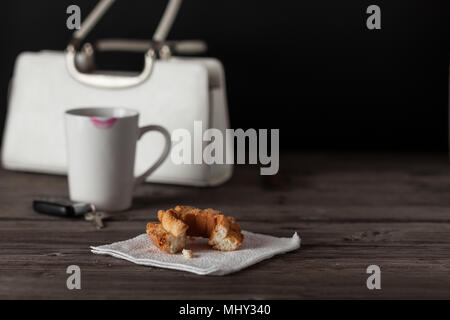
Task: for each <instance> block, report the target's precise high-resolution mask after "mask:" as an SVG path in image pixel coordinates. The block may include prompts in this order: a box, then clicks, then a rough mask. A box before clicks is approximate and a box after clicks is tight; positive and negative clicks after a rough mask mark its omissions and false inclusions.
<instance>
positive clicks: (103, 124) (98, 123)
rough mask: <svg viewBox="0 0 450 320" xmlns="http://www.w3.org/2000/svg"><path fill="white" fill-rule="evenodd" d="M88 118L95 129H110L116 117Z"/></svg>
mask: <svg viewBox="0 0 450 320" xmlns="http://www.w3.org/2000/svg"><path fill="white" fill-rule="evenodd" d="M89 120H91V122H92V123H93V124H94V126H95V127H96V128H97V129H110V128H111V127H112V126H113V125H114V124H115V123H116V121H117V118H109V119H106V120H100V119H96V118H94V117H90V118H89Z"/></svg>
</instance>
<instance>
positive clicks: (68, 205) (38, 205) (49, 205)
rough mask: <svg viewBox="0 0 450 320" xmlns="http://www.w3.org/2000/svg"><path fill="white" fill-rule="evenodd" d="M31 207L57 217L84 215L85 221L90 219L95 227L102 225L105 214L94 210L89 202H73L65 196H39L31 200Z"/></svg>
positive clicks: (99, 227)
mask: <svg viewBox="0 0 450 320" xmlns="http://www.w3.org/2000/svg"><path fill="white" fill-rule="evenodd" d="M33 209H34V211H36V212H38V213H43V214H49V215H54V216H59V217H66V218H76V217H82V216H84V219H85V220H86V221H92V222H93V223H94V225H95V227H96V228H97V229H101V228H103V227H104V224H103V219H104V218H106V217H107V215H106V214H105V213H103V212H98V211H96V210H95V206H94V205H93V204H90V203H82V202H73V201H70V200H68V199H65V198H48V197H46V198H39V199H36V200H34V201H33Z"/></svg>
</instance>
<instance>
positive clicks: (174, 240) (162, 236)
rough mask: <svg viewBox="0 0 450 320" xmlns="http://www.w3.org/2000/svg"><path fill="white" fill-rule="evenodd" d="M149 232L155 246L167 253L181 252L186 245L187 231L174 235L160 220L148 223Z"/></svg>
mask: <svg viewBox="0 0 450 320" xmlns="http://www.w3.org/2000/svg"><path fill="white" fill-rule="evenodd" d="M147 234H148V236H149V237H150V239H151V240H152V242H153V244H154V245H155V246H157V247H158V248H160V249H161V250H164V251H165V252H167V253H177V252H180V251H181V250H183V249H184V247H185V246H186V233H180V234H179V235H178V236H174V235H173V234H171V233H170V232H168V231H166V230H165V229H164V228H163V226H162V224H161V223H159V222H149V223H147Z"/></svg>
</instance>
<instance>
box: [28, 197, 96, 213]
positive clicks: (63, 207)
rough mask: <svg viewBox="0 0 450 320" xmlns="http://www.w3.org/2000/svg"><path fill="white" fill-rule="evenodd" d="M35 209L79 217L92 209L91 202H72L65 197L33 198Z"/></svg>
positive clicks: (41, 211) (39, 211)
mask: <svg viewBox="0 0 450 320" xmlns="http://www.w3.org/2000/svg"><path fill="white" fill-rule="evenodd" d="M33 210H34V211H36V212H38V213H43V214H48V215H53V216H60V217H68V218H70V217H79V216H83V215H85V214H86V213H88V212H91V211H92V208H91V205H90V204H89V203H81V202H72V201H70V200H68V199H65V198H39V199H36V200H33Z"/></svg>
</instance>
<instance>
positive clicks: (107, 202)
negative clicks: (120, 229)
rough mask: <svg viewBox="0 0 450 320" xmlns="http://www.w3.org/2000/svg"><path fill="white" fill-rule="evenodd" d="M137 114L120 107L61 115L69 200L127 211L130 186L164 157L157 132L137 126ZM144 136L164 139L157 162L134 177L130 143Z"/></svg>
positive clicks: (167, 146) (133, 146)
mask: <svg viewBox="0 0 450 320" xmlns="http://www.w3.org/2000/svg"><path fill="white" fill-rule="evenodd" d="M138 119H139V113H138V112H137V111H134V110H130V109H125V108H79V109H71V110H68V111H66V113H65V124H66V141H67V154H68V166H69V167H68V172H69V193H70V199H71V200H72V201H77V202H87V203H92V204H94V205H95V206H96V208H98V209H99V210H104V211H122V210H125V209H128V208H129V207H130V206H131V203H132V198H133V189H134V186H135V185H136V184H138V183H141V182H143V181H144V180H145V178H146V177H147V176H148V175H150V174H151V173H152V172H153V171H155V170H156V169H157V168H158V167H159V166H160V165H161V164H162V163H163V161H164V160H165V159H166V158H167V156H168V154H169V152H170V145H171V139H170V134H169V132H168V131H167V130H166V129H164V128H163V127H160V126H156V125H148V126H145V127H142V128H139V127H138ZM149 131H158V132H160V133H161V134H162V135H163V136H164V138H165V147H164V150H163V152H162V155H161V156H160V158H159V159H158V160H157V161H156V163H155V164H153V165H152V166H151V167H150V168H149V169H148V170H147V171H145V172H144V173H143V174H141V175H140V176H138V177H134V162H135V153H136V143H137V141H138V140H139V139H140V137H141V136H142V135H143V134H144V133H146V132H149Z"/></svg>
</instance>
